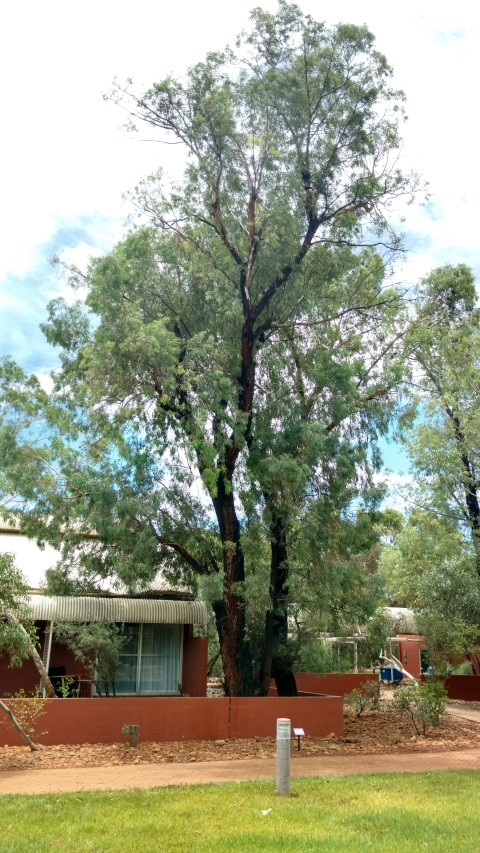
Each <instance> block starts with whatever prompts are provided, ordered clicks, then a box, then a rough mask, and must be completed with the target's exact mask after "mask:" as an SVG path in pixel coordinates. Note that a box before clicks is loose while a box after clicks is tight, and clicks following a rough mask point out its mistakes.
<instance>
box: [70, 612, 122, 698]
mask: <svg viewBox="0 0 480 853" xmlns="http://www.w3.org/2000/svg"><path fill="white" fill-rule="evenodd" d="M54 636H55V639H56V641H57V642H59V643H61V644H62V645H64V646H66V647H67V648H68V649H70V650H71V651H72V652H73V654H74V655H75V659H76V660H77V661H78V662H79V663H81V664H82V665H83V666H85V667H86V669H87V671H88V673H89V675H90V678H91V679H92V681H94V682H95V686H96V688H97V692H98V693H100V694H101V693H102V692H103V693H106V695H107V696H108V694H109V692H110V691H112V692H113V694H114V695H115V678H116V675H117V671H118V666H119V661H120V653H121V650H122V645H123V642H124V639H123V632H122V629H121V627H119V626H118V625H116V624H115V623H114V622H55V623H54ZM66 689H67V691H68V685H67V688H66ZM67 695H68V693H67Z"/></svg>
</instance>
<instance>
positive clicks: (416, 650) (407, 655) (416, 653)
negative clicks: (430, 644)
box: [397, 634, 425, 679]
mask: <svg viewBox="0 0 480 853" xmlns="http://www.w3.org/2000/svg"><path fill="white" fill-rule="evenodd" d="M422 648H425V644H424V641H423V637H422V636H421V635H420V634H410V635H409V636H408V637H404V636H403V635H402V638H401V639H399V640H398V655H397V657H398V659H399V660H400V661H401V662H402V663H403V665H404V667H405V669H406V670H407V672H409V673H410V675H413V677H414V678H416V679H420V677H421V675H422V670H421V667H420V649H422Z"/></svg>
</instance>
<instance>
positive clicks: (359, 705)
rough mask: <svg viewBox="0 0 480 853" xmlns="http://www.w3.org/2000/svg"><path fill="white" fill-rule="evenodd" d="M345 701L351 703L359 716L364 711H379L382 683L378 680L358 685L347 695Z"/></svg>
mask: <svg viewBox="0 0 480 853" xmlns="http://www.w3.org/2000/svg"><path fill="white" fill-rule="evenodd" d="M344 702H345V703H346V704H347V705H349V706H350V707H351V708H352V709H353V710H354V711H355V714H356V715H357V717H360V716H361V715H362V714H363V712H364V711H367V710H371V711H378V709H379V706H380V684H379V683H378V681H367V682H366V683H365V684H362V686H361V687H356V688H355V690H352V692H351V693H348V694H347V696H345V699H344Z"/></svg>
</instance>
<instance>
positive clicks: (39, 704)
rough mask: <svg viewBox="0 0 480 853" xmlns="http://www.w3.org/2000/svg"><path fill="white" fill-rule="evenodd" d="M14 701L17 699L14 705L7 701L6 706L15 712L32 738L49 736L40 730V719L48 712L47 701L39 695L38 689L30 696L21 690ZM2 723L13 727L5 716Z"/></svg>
mask: <svg viewBox="0 0 480 853" xmlns="http://www.w3.org/2000/svg"><path fill="white" fill-rule="evenodd" d="M5 696H8V694H5ZM12 699H15V702H14V703H12V704H10V703H9V701H8V699H7V700H6V702H5V704H6V705H7V706H8V707H9V708H10V710H11V711H13V713H14V715H15V719H16V720H17V722H18V723H19V724H20V726H21V727H22V729H23V731H24V732H26V733H27V735H28V736H29V737H30V738H34V737H35V738H36V737H39V736H41V735H45V734H48V731H47V730H46V729H44V730H43V731H39V730H38V728H39V724H40V719H41V717H43V715H44V714H45V713H46V710H47V709H46V699H43V698H42V697H41V696H40V695H39V692H38V689H37V690H35V691H34V692H33V693H30V694H29V693H26V692H25V690H19V691H18V692H17V693H14V694H13V696H12ZM1 723H3V725H6V726H9V727H10V725H11V723H10V720H9V718H8V717H4V716H3V714H2V715H0V724H1Z"/></svg>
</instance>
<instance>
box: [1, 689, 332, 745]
mask: <svg viewBox="0 0 480 853" xmlns="http://www.w3.org/2000/svg"><path fill="white" fill-rule="evenodd" d="M18 701H19V700H16V699H11V700H10V701H9V703H8V704H9V705H10V706H11V708H12V711H13V713H15V704H16V703H17V702H18ZM45 707H46V713H45V715H44V716H42V717H41V718H40V720H39V726H38V727H39V729H40V730H47V734H45V735H42V736H39V737H38V742H39V743H43V744H58V743H80V744H81V743H117V742H122V740H124V738H123V735H122V733H121V729H122V726H123V725H125V724H127V725H132V724H135V723H136V724H137V725H138V726H139V727H140V728H139V737H140V739H141V740H157V741H175V740H217V739H220V738H221V739H225V738H229V737H238V738H243V737H252V736H255V735H257V736H272V737H274V736H275V733H276V720H277V718H278V717H288V718H290V720H291V722H292V726H300V727H302V728H303V729H304V730H305V734H306V735H310V736H312V737H322V736H324V735H327V734H330V732H333V733H334V734H336V735H338V736H341V735H342V734H343V700H342V698H341V697H338V696H315V697H304V698H303V697H302V698H282V697H278V698H268V697H261V698H258V697H257V698H231V699H229V698H221V699H204V698H190V697H155V696H153V697H137V696H136V697H132V698H126V697H116V698H113V697H112V698H109V699H107V698H101V697H97V698H94V699H46V700H45ZM3 717H4V718H3ZM0 720H1V728H0V744H5V745H9V746H16V745H23V741H22V740H21V738H20V735H19V734H18V732H16V731H15V729H14V728H13V727H12V725H11V723H10V721H9V720H8V718H7V717H6V715H2V714H1V712H0Z"/></svg>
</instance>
